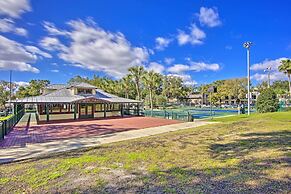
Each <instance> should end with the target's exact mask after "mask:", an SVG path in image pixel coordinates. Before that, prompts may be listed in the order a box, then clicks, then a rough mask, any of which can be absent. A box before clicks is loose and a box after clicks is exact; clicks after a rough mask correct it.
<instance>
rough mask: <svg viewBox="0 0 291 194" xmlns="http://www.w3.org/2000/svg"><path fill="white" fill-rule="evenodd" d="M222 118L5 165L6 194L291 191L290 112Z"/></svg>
mask: <svg viewBox="0 0 291 194" xmlns="http://www.w3.org/2000/svg"><path fill="white" fill-rule="evenodd" d="M216 121H223V123H222V124H215V125H210V126H204V127H200V128H195V129H187V130H181V131H177V132H173V133H167V134H163V135H159V136H153V137H148V138H142V139H137V140H132V141H125V142H120V143H114V144H110V145H106V146H100V147H97V148H94V149H89V150H83V151H74V152H69V153H66V154H61V155H56V156H52V157H50V158H46V159H37V160H30V161H25V162H20V163H14V164H6V165H1V166H0V191H1V192H3V193H11V192H15V191H18V192H23V191H26V192H39V193H42V192H62V193H64V192H77V193H78V192H89V193H90V192H92V193H93V192H105V193H106V192H108V193H113V192H137V193H140V192H159V193H161V192H166V193H176V192H178V193H183V192H184V193H201V192H214V191H215V192H216V193H219V192H220V193H225V192H260V193H280V192H283V193H287V192H288V191H290V190H291V186H290V174H291V173H290V170H291V169H290V156H291V155H290V146H291V142H290V138H291V112H285V113H272V114H262V115H253V116H251V117H250V118H246V117H245V116H236V117H226V118H220V119H216ZM288 149H289V153H288Z"/></svg>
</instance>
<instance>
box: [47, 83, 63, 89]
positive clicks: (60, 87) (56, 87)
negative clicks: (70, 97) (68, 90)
mask: <svg viewBox="0 0 291 194" xmlns="http://www.w3.org/2000/svg"><path fill="white" fill-rule="evenodd" d="M66 86H67V85H66V84H50V85H48V86H46V87H45V88H46V89H52V90H59V89H62V88H64V87H66Z"/></svg>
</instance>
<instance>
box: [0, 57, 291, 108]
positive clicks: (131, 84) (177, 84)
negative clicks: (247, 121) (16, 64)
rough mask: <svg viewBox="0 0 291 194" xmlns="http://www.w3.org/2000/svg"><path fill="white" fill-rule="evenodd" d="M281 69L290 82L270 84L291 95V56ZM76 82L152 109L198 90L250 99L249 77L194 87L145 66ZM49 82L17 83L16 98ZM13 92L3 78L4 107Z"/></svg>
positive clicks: (0, 101) (215, 98)
mask: <svg viewBox="0 0 291 194" xmlns="http://www.w3.org/2000/svg"><path fill="white" fill-rule="evenodd" d="M278 70H279V71H281V72H283V73H285V74H286V75H287V77H288V81H275V82H273V83H272V84H271V86H270V87H271V89H273V90H274V92H275V93H276V94H280V95H284V94H285V95H286V94H287V93H288V90H289V93H290V96H291V83H290V81H291V80H290V77H291V61H290V59H286V60H282V61H281V65H280V66H279V67H278ZM73 82H86V83H89V84H91V85H94V86H96V87H97V88H99V89H102V90H104V91H106V92H108V93H111V94H115V95H117V96H120V97H125V98H131V99H136V100H142V101H144V102H145V105H147V106H149V107H150V108H151V109H153V108H154V107H155V106H162V105H164V104H165V103H167V102H169V101H171V99H177V100H178V101H185V99H186V100H187V96H189V94H191V93H193V92H194V91H198V92H199V93H200V94H202V95H206V96H207V94H208V100H210V101H211V102H212V103H213V104H216V105H221V103H222V102H223V100H225V99H226V98H228V99H232V100H235V101H236V102H237V103H240V102H241V101H242V100H243V99H245V98H246V94H247V79H246V78H235V79H228V80H218V81H215V82H213V83H210V84H205V85H201V86H199V87H196V88H194V87H193V86H186V85H185V84H184V83H183V80H182V79H181V78H180V77H177V76H170V75H162V74H160V73H157V72H155V71H148V70H146V69H145V68H144V67H143V66H135V67H131V68H129V69H128V74H126V75H125V76H124V77H122V78H121V79H119V80H115V79H111V78H109V77H100V76H97V75H94V76H93V78H88V77H81V76H75V77H73V78H71V79H70V80H69V81H68V83H69V84H70V83H73ZM48 84H50V81H49V80H31V81H30V82H29V84H28V86H20V87H18V86H17V85H16V84H15V83H13V84H12V93H13V95H12V99H15V98H24V97H28V96H37V95H40V94H41V91H42V89H43V88H44V87H45V86H47V85H48ZM210 86H215V87H217V93H214V94H212V96H211V99H210V98H209V92H208V89H209V87H210ZM267 87H269V86H268V83H267V82H262V83H260V84H258V85H257V86H256V88H257V89H258V91H259V92H261V91H263V90H264V89H266V88H267ZM254 88H255V86H252V90H254ZM9 91H10V88H9V82H7V81H0V106H2V107H3V105H4V104H5V102H6V101H7V100H8V99H9V94H10V92H9Z"/></svg>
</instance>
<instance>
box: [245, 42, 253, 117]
mask: <svg viewBox="0 0 291 194" xmlns="http://www.w3.org/2000/svg"><path fill="white" fill-rule="evenodd" d="M243 46H244V47H245V48H246V49H247V64H248V115H250V104H251V99H250V48H251V46H252V43H251V42H250V41H247V42H245V43H244V44H243Z"/></svg>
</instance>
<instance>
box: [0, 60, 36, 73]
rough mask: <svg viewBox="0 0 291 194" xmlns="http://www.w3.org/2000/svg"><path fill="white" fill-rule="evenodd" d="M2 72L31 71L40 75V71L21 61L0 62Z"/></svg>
mask: <svg viewBox="0 0 291 194" xmlns="http://www.w3.org/2000/svg"><path fill="white" fill-rule="evenodd" d="M0 70H15V71H30V72H33V73H39V69H37V68H35V67H32V66H31V65H30V64H28V63H25V62H19V61H2V60H0Z"/></svg>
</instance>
